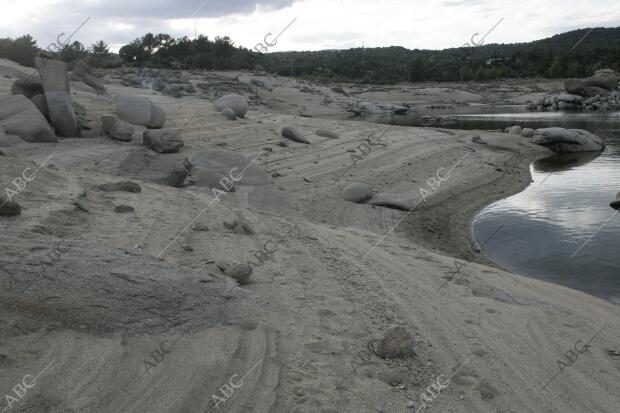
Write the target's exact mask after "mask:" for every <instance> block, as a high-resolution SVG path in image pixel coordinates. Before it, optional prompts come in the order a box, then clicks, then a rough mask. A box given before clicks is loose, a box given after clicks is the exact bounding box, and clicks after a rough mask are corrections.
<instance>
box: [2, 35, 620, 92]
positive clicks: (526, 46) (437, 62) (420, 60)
mask: <svg viewBox="0 0 620 413" xmlns="http://www.w3.org/2000/svg"><path fill="white" fill-rule="evenodd" d="M582 39H583V40H582ZM40 50H41V49H40V48H39V47H38V46H37V45H36V41H35V40H34V39H33V38H32V37H31V36H29V35H26V36H22V37H19V38H17V39H9V38H0V58H2V57H4V58H8V59H11V60H14V61H16V62H18V63H20V64H21V65H25V66H32V65H33V64H34V56H35V55H36V54H37V53H39V51H40ZM57 56H58V57H59V58H60V59H62V60H65V61H67V62H72V61H74V60H76V59H81V58H85V57H89V58H90V62H91V64H92V65H99V66H107V65H109V64H113V65H115V64H117V63H118V62H114V63H110V62H109V60H110V59H111V58H112V56H111V54H110V53H109V50H108V47H107V45H106V44H105V42H103V41H99V42H97V43H96V44H94V45H92V46H91V47H90V48H85V47H84V46H83V45H82V44H80V43H79V42H73V43H72V44H70V45H69V44H67V45H65V46H63V48H62V49H61V50H60V51H59V52H58V53H57ZM119 56H120V57H117V59H118V60H120V59H122V60H123V61H124V64H126V65H132V66H149V67H174V68H187V69H191V68H198V69H211V70H249V69H252V68H254V67H255V66H256V65H257V64H260V65H261V66H262V67H264V68H265V69H266V70H267V71H269V72H272V73H277V74H279V75H283V76H287V75H293V76H299V77H304V78H310V79H315V80H332V81H351V82H364V83H395V82H415V81H440V82H441V81H468V80H494V79H500V78H514V77H519V78H521V77H534V76H536V77H541V76H542V77H548V78H563V77H586V76H589V75H591V74H592V73H593V72H595V71H596V70H598V69H602V68H611V69H614V70H616V71H620V27H616V28H603V27H599V28H594V29H589V28H588V29H581V30H574V31H571V32H568V33H563V34H558V35H555V36H552V37H549V38H547V39H542V40H536V41H533V42H529V43H514V44H489V45H484V46H479V47H459V48H452V49H445V50H419V49H415V50H409V49H406V48H404V47H399V46H391V47H376V48H370V49H367V48H356V49H348V50H322V51H317V52H277V53H267V54H261V53H257V52H256V51H254V50H249V49H246V48H244V47H238V46H235V44H234V42H233V41H232V39H230V38H229V37H228V36H224V37H215V38H214V39H209V38H208V37H206V36H198V37H197V38H195V39H189V38H187V37H181V38H173V37H172V36H170V35H168V34H165V33H159V34H156V35H154V34H152V33H147V34H145V35H144V36H142V37H141V38H137V39H135V40H134V41H132V42H131V43H129V44H127V45H125V46H123V47H122V48H121V49H120V51H119Z"/></svg>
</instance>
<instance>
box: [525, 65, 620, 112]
mask: <svg viewBox="0 0 620 413" xmlns="http://www.w3.org/2000/svg"><path fill="white" fill-rule="evenodd" d="M619 80H620V77H619V76H618V74H617V73H616V72H615V71H613V70H611V69H601V70H597V71H596V72H595V73H594V75H593V76H591V77H589V78H586V79H567V80H566V81H564V88H565V90H566V91H565V92H563V93H553V92H550V93H546V94H545V95H544V96H543V97H542V99H540V100H539V101H538V104H534V103H531V102H530V103H529V104H528V106H527V108H528V109H529V110H538V111H539V112H542V111H548V110H554V111H557V110H569V109H587V110H598V109H601V110H609V109H615V108H618V107H620V90H619V89H618V81H619Z"/></svg>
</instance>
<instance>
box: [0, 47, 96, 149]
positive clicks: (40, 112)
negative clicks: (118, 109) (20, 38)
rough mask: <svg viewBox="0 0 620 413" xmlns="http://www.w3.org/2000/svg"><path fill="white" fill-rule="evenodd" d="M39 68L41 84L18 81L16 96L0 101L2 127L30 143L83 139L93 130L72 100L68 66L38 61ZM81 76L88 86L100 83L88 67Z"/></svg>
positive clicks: (42, 60)
mask: <svg viewBox="0 0 620 413" xmlns="http://www.w3.org/2000/svg"><path fill="white" fill-rule="evenodd" d="M35 64H36V67H37V71H38V73H39V78H40V80H36V79H34V78H32V77H29V78H20V79H17V80H16V81H15V82H14V83H13V85H12V87H11V93H12V96H7V97H4V98H0V127H1V128H2V129H3V130H4V131H5V132H6V133H7V134H10V135H16V136H18V137H20V138H21V139H23V140H25V141H27V142H57V137H56V136H61V137H76V136H80V132H81V130H82V129H89V128H90V126H89V125H87V124H86V123H85V121H84V119H83V118H82V116H81V115H83V113H84V110H83V109H82V108H80V107H79V105H76V104H75V103H74V102H73V101H72V99H71V93H70V91H69V81H68V76H67V65H66V63H64V62H62V61H59V60H53V59H48V58H46V57H37V58H36V59H35ZM80 67H81V69H80ZM80 70H81V71H82V72H79V71H80ZM78 72H79V73H81V75H82V78H84V79H87V80H88V82H90V83H92V84H96V83H97V82H98V80H97V79H95V78H94V77H92V75H89V71H88V69H87V68H86V67H85V64H84V63H81V64H80V66H79V67H78ZM100 86H101V87H100V90H105V88H103V85H100ZM101 88H102V89H101Z"/></svg>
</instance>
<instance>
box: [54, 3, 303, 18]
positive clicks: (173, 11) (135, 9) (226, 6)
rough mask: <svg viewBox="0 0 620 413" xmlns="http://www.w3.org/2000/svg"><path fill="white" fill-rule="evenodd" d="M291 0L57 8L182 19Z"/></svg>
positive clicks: (93, 13)
mask: <svg viewBox="0 0 620 413" xmlns="http://www.w3.org/2000/svg"><path fill="white" fill-rule="evenodd" d="M293 2H294V0H260V1H255V0H206V1H204V0H176V1H162V0H159V1H152V0H109V1H106V2H102V3H99V4H84V3H81V4H79V3H78V4H76V3H75V2H74V1H68V0H64V1H62V2H60V3H58V4H57V6H56V7H57V8H58V9H65V10H76V11H79V12H80V13H81V14H83V15H86V16H96V17H97V18H101V19H104V18H123V19H129V20H131V19H140V18H155V19H184V18H188V19H189V18H193V17H221V16H225V15H228V14H233V13H250V12H252V11H253V10H254V9H255V7H256V6H257V5H259V4H260V5H262V6H264V7H266V8H269V9H280V8H283V7H287V6H290V5H291V4H292V3H293Z"/></svg>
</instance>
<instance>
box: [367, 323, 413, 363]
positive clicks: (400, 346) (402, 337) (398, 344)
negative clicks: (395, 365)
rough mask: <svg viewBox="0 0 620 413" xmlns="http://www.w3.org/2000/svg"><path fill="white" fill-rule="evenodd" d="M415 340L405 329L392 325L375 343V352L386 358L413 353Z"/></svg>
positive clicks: (400, 356)
mask: <svg viewBox="0 0 620 413" xmlns="http://www.w3.org/2000/svg"><path fill="white" fill-rule="evenodd" d="M414 349H415V342H414V341H413V337H412V336H411V334H409V332H407V330H405V329H404V328H402V327H394V328H392V329H390V330H388V331H387V333H386V334H385V336H384V337H383V339H382V340H381V341H380V342H379V343H378V344H377V347H376V348H375V353H376V354H377V355H378V356H381V357H383V358H386V359H396V358H403V357H407V356H412V355H414V354H415V351H414Z"/></svg>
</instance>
